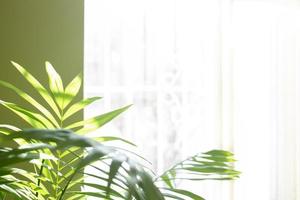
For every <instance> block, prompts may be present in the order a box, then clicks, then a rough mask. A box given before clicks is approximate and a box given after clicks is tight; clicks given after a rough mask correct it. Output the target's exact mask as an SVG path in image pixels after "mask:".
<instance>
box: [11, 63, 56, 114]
mask: <svg viewBox="0 0 300 200" xmlns="http://www.w3.org/2000/svg"><path fill="white" fill-rule="evenodd" d="M11 63H12V64H13V65H14V66H15V68H16V69H17V70H18V71H19V72H20V73H21V74H22V75H23V77H24V78H25V79H26V80H27V81H28V82H29V83H30V84H31V85H32V86H33V87H34V88H35V89H36V91H37V92H38V93H39V94H40V95H41V96H42V97H43V99H44V100H45V101H46V102H47V103H48V104H49V106H50V107H51V108H52V109H53V111H54V112H55V114H56V115H57V116H58V117H59V118H61V114H60V112H59V109H58V107H57V105H56V104H55V102H54V100H53V98H52V97H51V95H50V94H49V92H48V91H47V90H46V88H45V87H44V86H43V85H42V84H41V83H40V82H39V81H38V80H37V79H36V78H34V77H33V76H32V75H31V74H30V73H29V72H28V71H27V70H26V69H25V68H24V67H22V66H21V65H19V64H18V63H15V62H13V61H11Z"/></svg>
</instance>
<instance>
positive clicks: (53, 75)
mask: <svg viewBox="0 0 300 200" xmlns="http://www.w3.org/2000/svg"><path fill="white" fill-rule="evenodd" d="M45 65H46V71H47V74H48V77H49V87H50V90H51V92H52V94H53V96H54V99H55V101H56V103H57V104H58V106H59V108H60V109H61V110H63V107H64V86H63V82H62V80H61V77H60V75H59V74H58V73H57V72H56V70H55V69H54V67H53V66H52V65H51V63H50V62H48V61H46V63H45Z"/></svg>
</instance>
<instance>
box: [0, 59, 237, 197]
mask: <svg viewBox="0 0 300 200" xmlns="http://www.w3.org/2000/svg"><path fill="white" fill-rule="evenodd" d="M12 64H13V65H14V67H15V68H16V69H17V71H19V72H20V73H21V75H22V76H23V77H24V78H25V79H26V80H27V81H28V82H29V83H30V84H31V85H32V86H33V88H34V89H35V90H36V92H37V93H38V94H39V95H40V96H41V97H42V99H44V101H45V102H44V103H40V102H38V101H36V100H35V99H34V98H32V97H31V95H29V94H27V93H26V92H24V91H23V90H21V89H19V88H17V87H16V86H14V85H13V84H10V83H8V82H5V81H0V85H2V86H4V87H6V88H9V89H11V90H13V91H14V92H16V93H17V94H18V95H19V96H20V97H21V98H23V99H24V100H25V101H26V102H28V103H29V104H31V106H33V109H27V108H23V107H21V106H19V105H16V104H14V103H12V102H7V101H3V100H0V104H1V105H3V106H4V107H6V108H8V109H9V110H11V111H13V112H14V113H15V114H17V115H18V116H19V117H21V118H22V119H23V120H25V121H26V122H27V123H28V124H29V125H31V126H32V127H33V128H35V129H37V130H30V131H29V132H28V131H27V132H26V136H25V134H23V135H21V134H20V133H24V131H23V132H22V131H21V130H20V129H19V128H17V127H15V126H12V125H2V126H0V133H2V134H3V135H6V136H7V137H8V135H9V136H10V137H11V138H13V139H14V140H15V141H16V142H17V144H18V145H19V148H21V149H23V145H28V143H30V145H29V150H28V151H27V153H28V156H29V155H35V156H39V157H33V158H32V159H33V160H35V162H33V164H32V165H33V168H34V171H33V172H30V173H29V174H32V173H33V176H32V178H31V179H30V180H31V182H30V183H31V184H29V186H30V188H27V190H26V193H24V194H27V193H28V192H30V191H34V192H35V193H34V195H33V197H34V198H37V199H49V200H58V199H59V200H62V199H67V200H73V199H85V197H86V196H94V197H98V198H102V199H129V200H130V199H136V200H159V199H165V198H170V199H186V198H191V199H196V200H198V199H203V198H202V197H200V196H198V195H196V194H193V193H192V192H189V191H186V190H182V189H178V188H177V186H178V184H177V183H178V180H182V179H185V180H207V179H209V180H228V179H234V178H237V177H238V175H239V172H237V171H235V170H234V168H233V165H232V163H233V162H234V161H235V160H234V159H233V155H232V154H231V153H230V152H227V151H222V150H213V151H209V152H206V153H204V154H197V155H195V156H192V157H190V158H188V159H186V160H184V161H183V162H180V163H179V164H177V165H175V166H173V167H172V168H170V169H169V170H167V171H166V172H164V173H163V174H162V175H161V176H157V175H155V174H153V173H152V172H151V171H150V170H148V169H147V168H146V167H144V166H143V165H140V164H137V162H135V161H134V160H133V159H129V157H128V156H126V154H124V153H122V152H120V151H117V150H116V148H114V147H105V146H103V145H102V143H101V144H100V143H98V142H96V141H95V140H91V139H88V144H89V145H87V143H85V142H87V138H86V137H83V136H82V135H85V134H87V133H89V132H91V131H95V130H97V129H98V128H100V127H101V126H103V125H104V124H106V123H108V122H109V121H111V120H112V119H113V118H115V117H116V116H118V115H119V114H121V113H122V112H124V111H125V110H126V109H128V107H129V106H125V107H122V108H119V109H116V110H113V111H111V112H108V113H104V114H101V115H98V116H96V117H93V118H90V119H87V120H81V121H77V122H75V123H72V122H69V120H68V119H69V118H70V117H72V116H73V115H75V114H76V113H77V112H79V111H81V110H83V109H84V108H85V107H86V106H88V105H90V104H91V103H93V102H95V101H97V100H99V99H101V98H100V97H92V98H87V99H83V100H81V101H79V102H73V101H74V98H75V97H76V95H77V94H78V93H79V90H80V87H81V84H82V75H81V74H79V75H77V76H76V77H75V78H74V79H73V80H72V81H71V82H70V83H69V84H67V86H66V87H64V84H63V81H62V79H61V77H60V75H59V74H58V73H57V72H56V70H55V69H54V68H53V66H52V65H51V64H50V63H49V62H46V72H47V74H48V77H49V89H50V92H49V91H48V89H46V88H45V87H44V86H43V85H42V84H41V83H40V82H39V81H38V80H37V79H36V78H35V77H34V76H33V75H31V74H30V73H29V72H28V71H27V70H26V69H25V68H24V67H22V66H20V65H19V64H17V63H15V62H12ZM45 104H46V105H45ZM41 129H45V130H41ZM47 129H48V130H47ZM57 129H58V130H57ZM60 129H68V130H71V131H73V132H75V133H76V134H77V135H76V134H73V133H72V132H69V131H62V130H60ZM16 131H17V132H16ZM16 133H18V134H16ZM33 133H34V135H33ZM16 135H17V136H18V137H16ZM27 135H30V136H31V137H33V138H24V137H27ZM20 138H23V139H26V140H25V141H27V144H26V142H24V140H20ZM66 139H67V140H66ZM97 139H98V140H99V141H102V142H104V141H110V140H121V141H124V142H127V143H130V142H128V141H126V140H124V139H122V138H118V137H113V136H97ZM33 141H38V142H42V143H43V144H42V145H41V146H37V147H39V148H37V149H34V148H33V147H36V146H32V145H36V144H32V142H33ZM61 141H64V144H63V143H61ZM83 143H85V144H86V145H83V146H82V144H83ZM49 145H50V146H49ZM53 145H54V147H53ZM63 145H65V146H64V148H62V147H63ZM66 147H68V148H66ZM99 147H101V148H100V149H99ZM31 148H33V149H31ZM25 149H26V148H25ZM89 149H92V150H89ZM103 149H106V150H105V153H103V151H102V150H103ZM108 149H110V150H109V151H108ZM98 150H101V151H100V152H99V151H98ZM11 151H12V152H15V149H9V148H5V149H1V152H2V153H4V154H7V155H8V153H11ZM17 152H18V151H17ZM34 152H38V154H34ZM92 152H94V153H92ZM41 155H43V156H41ZM45 155H47V156H46V158H45ZM95 155H96V156H95ZM22 156H25V154H22ZM49 156H50V157H51V159H50V157H49ZM25 157H26V158H27V154H26V156H25ZM95 158H96V159H95ZM28 159H29V160H30V157H28ZM37 160H38V161H40V162H37ZM83 160H85V161H87V160H88V162H85V164H82V162H83ZM25 161H28V160H25ZM96 161H97V162H100V163H101V165H94V164H92V166H91V167H93V168H94V169H95V170H97V172H98V173H99V174H97V175H95V174H91V173H85V172H84V171H82V169H83V167H84V166H86V165H87V164H90V163H94V162H96ZM80 163H81V164H80ZM76 166H77V168H76ZM78 166H80V167H79V169H80V170H77V169H78ZM99 166H101V167H99ZM0 167H1V166H0ZM5 170H6V169H5ZM0 175H1V171H0ZM85 176H89V177H93V178H95V179H97V182H96V183H94V182H93V183H91V182H86V181H84V180H83V179H84V177H85ZM17 177H19V176H16V177H14V178H15V179H14V180H16V181H12V182H9V183H10V184H12V183H13V185H10V186H7V184H4V185H3V184H2V186H3V187H6V188H7V187H9V188H15V191H19V189H20V188H21V185H20V184H23V183H24V179H22V178H21V179H17ZM32 180H34V181H32ZM27 181H28V180H27ZM16 183H18V184H17V185H14V184H16ZM161 183H163V186H161V185H162V184H161ZM0 184H1V179H0ZM149 185H150V187H149ZM156 185H159V187H158V186H156ZM0 186H1V185H0ZM17 186H19V187H20V188H18V187H17ZM82 186H88V187H89V188H93V191H94V190H95V192H91V191H86V190H83V191H81V190H78V189H80V188H81V187H82ZM0 191H1V187H0ZM4 191H5V194H6V193H9V191H11V190H4ZM23 192H25V191H22V192H17V193H16V194H18V195H19V197H20V195H21V196H22V194H23ZM2 193H3V192H2ZM66 194H69V195H66ZM18 195H15V196H18ZM25 196H26V197H28V198H30V199H34V198H31V197H32V195H31V196H30V195H25ZM0 197H1V196H0ZM21 199H22V198H21Z"/></svg>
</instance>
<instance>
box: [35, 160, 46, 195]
mask: <svg viewBox="0 0 300 200" xmlns="http://www.w3.org/2000/svg"><path fill="white" fill-rule="evenodd" d="M44 163H45V159H43V160H42V165H41V168H40V170H39V178H38V181H37V185H38V187H39V186H40V185H41V178H40V177H41V176H42V174H43V169H44ZM35 196H36V197H39V192H36V193H35Z"/></svg>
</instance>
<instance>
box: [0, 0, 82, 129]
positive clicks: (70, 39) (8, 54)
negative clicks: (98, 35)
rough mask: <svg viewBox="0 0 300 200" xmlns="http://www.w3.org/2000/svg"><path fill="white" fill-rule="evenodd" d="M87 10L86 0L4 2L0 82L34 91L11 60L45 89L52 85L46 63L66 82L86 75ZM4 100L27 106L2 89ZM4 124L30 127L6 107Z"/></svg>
mask: <svg viewBox="0 0 300 200" xmlns="http://www.w3.org/2000/svg"><path fill="white" fill-rule="evenodd" d="M83 10H84V9H83V0H0V79H1V80H6V81H9V82H11V83H14V84H15V85H17V86H18V87H19V88H22V89H24V90H26V91H31V92H32V91H33V90H31V87H30V85H29V84H28V83H27V82H26V81H25V80H24V79H23V78H22V77H21V76H20V74H19V73H18V72H17V71H16V70H15V68H14V67H13V66H12V65H11V63H10V60H13V61H15V62H17V63H19V64H20V65H22V66H24V67H25V68H26V69H27V70H28V71H30V72H31V73H32V74H33V75H34V76H35V77H37V78H38V79H39V80H41V82H42V83H43V85H46V83H48V79H47V76H46V72H45V69H44V62H45V61H46V60H48V61H50V62H51V63H52V64H53V66H54V67H55V68H56V69H57V71H58V72H59V73H60V74H61V75H62V78H63V80H64V81H65V82H69V81H70V80H71V79H72V78H73V77H74V76H75V75H76V74H78V73H79V72H81V71H83V69H82V68H83ZM34 97H36V98H37V99H38V100H40V99H41V98H40V97H39V96H38V95H35V96H34ZM81 97H82V92H81V96H80V97H79V98H81ZM0 99H3V100H7V101H12V102H19V103H21V104H22V105H24V103H22V100H21V99H20V98H19V97H18V96H17V95H16V94H14V93H13V92H10V91H8V90H6V89H4V88H1V87H0ZM81 117H82V114H80V115H79V116H77V118H81ZM1 123H13V124H16V125H19V126H20V127H26V126H27V127H29V126H28V125H26V124H25V123H24V122H22V120H20V119H18V118H17V117H15V115H13V114H12V113H11V112H9V111H7V110H5V109H4V108H3V107H0V124H1Z"/></svg>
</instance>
